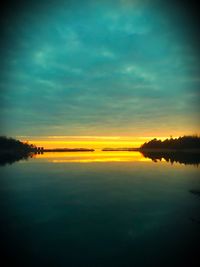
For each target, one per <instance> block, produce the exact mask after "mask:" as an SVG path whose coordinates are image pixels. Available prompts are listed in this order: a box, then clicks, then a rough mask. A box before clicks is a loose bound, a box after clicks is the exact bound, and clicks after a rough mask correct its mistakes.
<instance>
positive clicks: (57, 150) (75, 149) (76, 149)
mask: <svg viewBox="0 0 200 267" xmlns="http://www.w3.org/2000/svg"><path fill="white" fill-rule="evenodd" d="M93 151H95V150H94V149H91V148H53V149H43V150H42V152H93Z"/></svg>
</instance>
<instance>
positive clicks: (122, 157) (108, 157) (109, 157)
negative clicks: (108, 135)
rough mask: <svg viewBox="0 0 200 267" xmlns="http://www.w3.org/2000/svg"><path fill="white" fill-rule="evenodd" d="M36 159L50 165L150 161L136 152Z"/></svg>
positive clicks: (48, 155) (56, 154)
mask: <svg viewBox="0 0 200 267" xmlns="http://www.w3.org/2000/svg"><path fill="white" fill-rule="evenodd" d="M36 158H37V159H42V160H45V161H49V162H52V163H64V162H66V163H68V162H79V163H92V162H133V161H151V159H149V158H145V157H144V156H143V155H142V154H141V153H139V152H136V151H131V152H127V151H123V152H120V151H114V152H112V151H109V152H104V151H98V150H97V151H95V152H92V153H91V152H83V153H81V152H80V153H79V152H70V153H69V152H66V153H65V152H63V153H59V152H47V153H44V154H40V155H36Z"/></svg>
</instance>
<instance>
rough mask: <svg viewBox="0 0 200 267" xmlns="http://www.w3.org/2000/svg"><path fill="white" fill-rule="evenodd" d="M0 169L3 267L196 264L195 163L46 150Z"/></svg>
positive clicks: (199, 220) (199, 205)
mask: <svg viewBox="0 0 200 267" xmlns="http://www.w3.org/2000/svg"><path fill="white" fill-rule="evenodd" d="M0 171H1V178H0V179H1V180H0V181H1V184H0V190H1V192H0V209H1V218H0V221H1V235H2V238H1V242H2V245H3V251H2V252H3V258H5V259H6V262H7V263H5V264H4V266H8V265H9V263H10V262H11V261H12V266H27V267H29V266H55V267H56V266H69V267H71V266H72V267H76V266H77V267H79V266H83V267H84V266H85V267H93V266H94V267H95V266H98V267H107V266H108V267H111V266H122V267H124V266H125V267H126V266H130V267H132V266H136V267H140V266H154V267H156V266H170V267H171V266H177V267H179V266H199V262H197V261H198V260H199V256H198V252H199V243H200V216H199V210H200V197H199V196H198V195H197V194H193V193H191V192H190V190H200V179H199V171H200V168H199V167H197V166H193V165H183V164H178V163H175V164H173V165H172V164H170V163H168V162H165V161H161V162H160V161H159V162H153V161H151V160H150V159H148V158H144V157H142V156H141V154H140V153H139V152H115V153H114V152H105V153H103V152H94V153H46V154H44V155H38V156H36V157H34V158H32V159H29V160H27V161H25V160H22V161H19V162H16V163H14V164H12V165H6V166H2V167H0ZM6 264H7V265H6Z"/></svg>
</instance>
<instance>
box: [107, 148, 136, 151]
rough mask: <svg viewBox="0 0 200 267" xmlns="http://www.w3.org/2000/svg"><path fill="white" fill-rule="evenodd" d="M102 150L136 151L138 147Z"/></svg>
mask: <svg viewBox="0 0 200 267" xmlns="http://www.w3.org/2000/svg"><path fill="white" fill-rule="evenodd" d="M102 151H138V148H129V147H128V148H126V147H125V148H103V149H102Z"/></svg>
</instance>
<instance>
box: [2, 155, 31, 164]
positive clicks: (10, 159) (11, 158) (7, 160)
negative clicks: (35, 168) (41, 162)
mask: <svg viewBox="0 0 200 267" xmlns="http://www.w3.org/2000/svg"><path fill="white" fill-rule="evenodd" d="M32 157H33V154H32V153H1V154H0V166H5V165H7V164H10V165H11V164H13V163H14V162H17V161H20V160H28V159H29V158H32Z"/></svg>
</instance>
